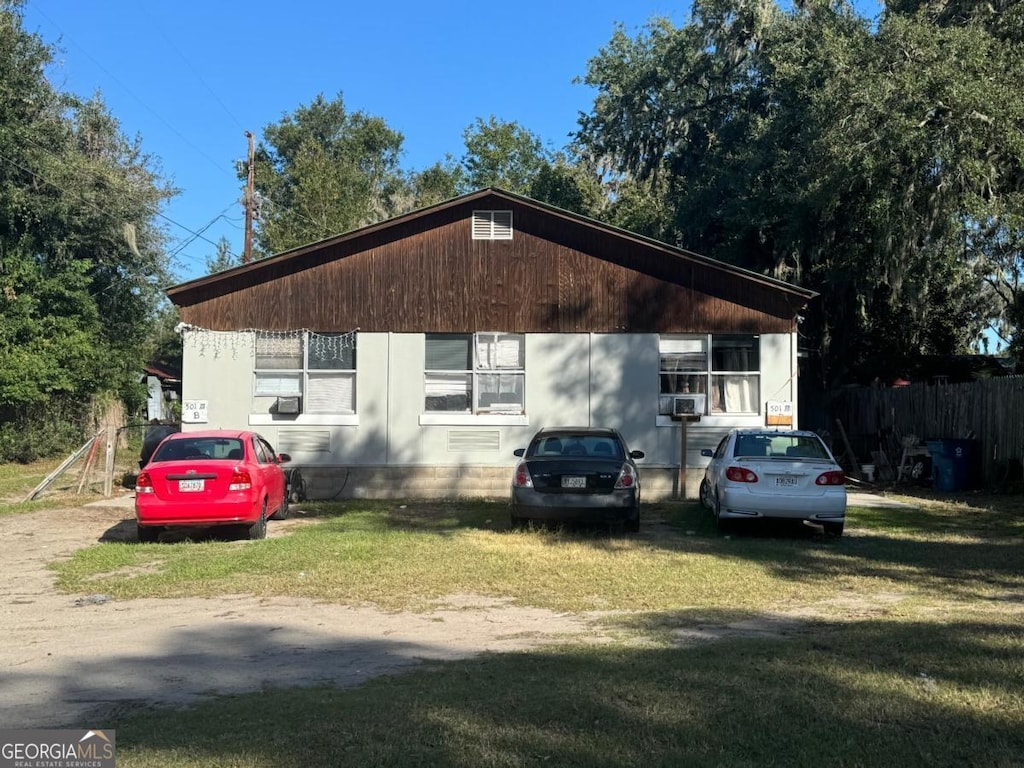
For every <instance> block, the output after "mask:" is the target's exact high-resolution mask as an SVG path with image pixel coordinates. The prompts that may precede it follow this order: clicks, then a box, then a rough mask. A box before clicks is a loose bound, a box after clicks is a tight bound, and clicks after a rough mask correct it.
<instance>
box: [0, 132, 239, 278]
mask: <svg viewBox="0 0 1024 768" xmlns="http://www.w3.org/2000/svg"><path fill="white" fill-rule="evenodd" d="M19 138H21V139H22V140H24V141H26V142H27V143H29V144H31V145H32V146H33V147H35V148H36V149H38V150H39V151H41V152H43V153H44V154H46V155H49V156H50V157H51V158H53V159H54V160H56V161H58V162H59V163H61V164H62V165H63V166H64V167H65V168H66V167H67V166H66V165H65V164H64V160H63V158H61V157H60V156H59V155H57V154H56V153H55V152H53V151H52V150H50V149H48V148H47V147H44V146H42V145H41V144H38V143H37V142H35V141H34V140H32V139H31V138H30V137H28V136H20V137H19ZM5 159H7V160H8V162H10V163H11V164H13V165H17V163H16V162H15V161H13V160H10V159H9V158H5ZM18 167H19V168H21V169H22V170H23V171H25V172H26V173H30V174H32V175H33V176H36V178H39V179H40V180H42V181H43V182H44V183H47V184H49V185H50V186H52V187H56V188H57V189H59V190H60V191H62V192H64V193H66V194H76V193H72V192H69V191H68V190H67V189H66V188H64V187H60V186H59V185H57V184H55V183H53V182H51V181H49V180H47V179H44V178H42V177H41V176H38V175H37V174H35V173H34V172H33V171H31V170H30V169H28V168H25V167H23V166H20V165H19V166H18ZM80 170H87V171H89V172H90V173H92V174H93V175H94V176H95V177H96V178H97V179H99V180H100V181H102V182H104V183H108V182H109V181H110V180H109V178H108V177H107V176H106V175H105V174H104V173H102V172H101V171H100V169H98V168H93V167H92V166H84V167H78V166H76V167H75V168H74V171H75V172H76V173H77V172H78V171H80ZM79 197H80V199H82V200H83V201H84V202H85V203H87V204H89V205H93V207H96V206H95V205H94V204H93V203H92V202H91V201H89V200H85V198H82V197H81V195H79ZM232 205H234V203H232ZM232 205H229V206H227V207H226V208H225V209H224V210H223V211H221V212H220V213H219V214H217V216H215V217H214V218H213V219H212V220H211V221H210V222H209V223H208V224H206V225H205V226H203V227H200V228H199V230H198V232H195V231H193V230H191V229H189V228H188V227H186V226H184V225H183V224H178V223H177V222H175V221H173V220H172V219H169V218H168V217H166V216H164V215H163V214H161V213H159V212H157V215H158V216H161V217H162V218H164V219H167V221H170V222H171V223H172V224H174V225H175V226H177V227H180V228H181V229H184V230H185V231H186V232H188V233H189V235H191V236H190V237H188V238H185V239H184V240H182V241H181V242H179V243H177V244H174V245H172V246H171V247H172V248H173V249H174V250H173V251H172V252H171V253H170V254H169V255H168V258H169V259H173V258H175V257H177V256H178V254H180V253H181V251H182V250H184V249H185V248H186V247H188V245H190V244H191V243H193V242H195V240H196V239H203V240H206V238H204V237H202V233H203V232H205V231H206V230H208V229H209V228H210V227H211V226H213V225H214V224H215V223H216V222H217V220H218V219H221V218H224V219H225V220H226V221H228V222H229V223H230V222H231V221H232V220H231V219H229V218H227V217H226V216H224V214H225V213H227V212H228V211H229V210H231V207H232ZM96 209H97V210H101V209H99V208H98V207H96ZM101 212H102V213H104V214H106V215H108V216H111V217H113V216H114V214H112V213H110V212H109V211H101ZM234 221H238V219H235V220H234ZM232 226H235V228H236V229H237V228H238V227H237V225H234V224H233V225H232ZM206 242H211V241H209V240H206ZM213 245H214V246H215V247H220V245H219V243H213ZM228 252H229V253H230V254H231V255H232V256H234V257H235V258H237V254H235V253H234V252H232V251H230V250H229V251H228ZM184 258H186V259H189V260H190V261H194V262H196V263H200V262H203V261H204V260H205V259H204V258H200V257H198V256H189V255H188V254H184Z"/></svg>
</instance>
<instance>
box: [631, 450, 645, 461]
mask: <svg viewBox="0 0 1024 768" xmlns="http://www.w3.org/2000/svg"><path fill="white" fill-rule="evenodd" d="M643 457H644V452H643V451H630V452H629V458H631V459H642V458H643Z"/></svg>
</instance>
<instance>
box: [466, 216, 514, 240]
mask: <svg viewBox="0 0 1024 768" xmlns="http://www.w3.org/2000/svg"><path fill="white" fill-rule="evenodd" d="M473 239H474V240H511V239H512V211H473Z"/></svg>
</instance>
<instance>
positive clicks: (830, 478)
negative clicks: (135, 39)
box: [814, 470, 846, 485]
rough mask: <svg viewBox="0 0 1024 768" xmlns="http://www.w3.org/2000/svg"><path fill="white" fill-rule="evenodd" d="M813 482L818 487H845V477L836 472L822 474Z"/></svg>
mask: <svg viewBox="0 0 1024 768" xmlns="http://www.w3.org/2000/svg"><path fill="white" fill-rule="evenodd" d="M814 482H815V483H817V484H818V485H846V475H844V474H843V473H842V472H840V471H838V470H832V471H830V472H822V473H821V474H820V475H818V479H817V480H815V481H814Z"/></svg>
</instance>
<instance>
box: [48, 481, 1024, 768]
mask: <svg viewBox="0 0 1024 768" xmlns="http://www.w3.org/2000/svg"><path fill="white" fill-rule="evenodd" d="M919 503H920V505H921V506H920V508H918V509H911V510H907V509H865V508H853V509H851V510H850V514H849V519H848V523H847V531H848V534H849V535H847V536H844V537H842V538H839V539H835V538H828V537H823V536H819V535H813V534H809V533H805V532H802V531H800V530H794V529H789V528H786V529H777V528H767V529H758V530H753V531H750V532H748V533H736V534H733V535H730V536H721V535H719V534H718V533H717V532H715V531H714V529H713V526H712V524H711V521H710V519H709V516H708V515H707V514H706V513H705V512H703V511H702V510H700V509H699V507H698V506H697V505H696V504H693V503H687V504H665V505H655V506H651V507H648V508H647V510H645V522H644V526H643V532H642V533H641V535H640V536H631V535H623V536H609V535H607V534H604V533H601V532H586V531H584V532H567V531H527V532H512V531H509V530H508V529H507V508H506V506H505V505H504V504H501V503H494V502H491V503H488V502H458V503H443V502H432V503H415V502H409V503H405V504H402V503H399V502H365V501H361V502H347V503H333V504H315V505H302V508H303V510H305V511H306V512H308V515H307V517H308V518H309V519H308V520H306V521H303V522H302V523H301V524H298V525H296V526H295V528H294V529H293V530H292V531H291V533H290V535H288V536H285V537H282V538H271V539H267V540H264V541H258V542H237V541H203V542H181V543H175V544H168V543H162V544H150V545H138V544H134V543H108V544H100V545H96V546H93V547H89V548H87V549H84V550H81V551H80V552H78V553H77V554H76V555H75V556H74V557H73V558H71V559H70V560H67V561H64V562H62V563H60V564H57V565H55V566H54V567H55V570H56V572H57V574H58V579H59V583H60V585H61V587H62V588H63V589H66V590H68V591H69V592H72V593H95V592H103V593H106V594H110V595H112V596H114V597H115V598H117V599H120V600H124V599H130V598H133V597H142V596H158V597H168V598H173V597H174V596H179V595H197V594H199V595H217V594H227V593H236V592H242V591H244V592H251V593H255V594H258V595H301V596H306V597H310V598H315V599H319V600H326V601H331V602H338V603H362V602H364V601H370V602H373V603H376V604H378V605H380V606H381V607H383V608H387V609H405V610H425V609H427V608H429V606H430V603H431V601H432V600H433V599H435V598H439V597H443V596H445V595H450V594H455V593H472V594H478V595H485V596H501V597H508V598H512V600H513V601H514V602H515V603H516V604H518V605H528V606H539V607H545V608H550V609H553V610H556V611H571V612H576V611H584V610H601V611H608V612H609V613H608V614H607V618H606V619H605V621H607V622H608V623H609V624H610V625H612V627H613V628H614V629H615V630H616V632H614V633H613V634H614V635H615V636H617V637H619V638H620V640H619V641H618V642H616V643H614V644H612V645H611V646H601V647H593V646H582V645H575V644H567V645H565V646H560V647H557V648H555V649H551V648H547V649H545V650H541V651H537V652H530V653H516V654H507V655H493V656H484V657H481V658H478V659H475V660H471V661H464V662H454V663H446V664H439V665H433V666H429V667H424V668H420V669H418V670H416V671H413V672H410V673H407V674H402V675H399V676H395V677H388V678H382V679H377V680H374V681H371V682H369V683H367V684H364V685H362V686H360V687H359V688H356V689H353V690H335V689H331V688H318V689H295V690H283V691H264V692H261V693H258V694H251V695H245V696H236V697H230V698H223V699H217V700H214V701H211V702H208V703H205V704H202V705H200V706H197V707H195V708H192V709H189V710H186V711H161V712H154V713H150V714H146V715H141V716H136V717H132V718H127V719H123V720H122V721H120V722H118V723H117V724H116V727H117V729H118V744H119V755H118V757H119V764H122V765H125V766H129V767H131V766H180V765H195V766H206V765H218V766H220V765H224V766H235V765H237V766H249V765H268V766H269V765H274V766H293V765H294V766H305V765H312V764H321V765H353V766H367V765H401V766H406V765H438V766H443V765H455V766H521V765H534V764H541V765H545V764H546V765H558V766H599V765H636V766H649V765H665V766H675V765H684V764H696V765H727V766H754V765H786V766H789V765H900V766H904V765H928V766H934V765H949V766H960V765H984V766H1019V765H1021V764H1022V762H1024V631H1022V629H1021V627H1022V619H1024V546H1022V533H1024V514H1022V512H1021V509H1022V506H1021V503H1020V500H1018V499H1016V498H1010V497H1003V498H996V497H992V498H983V497H976V498H974V499H973V500H967V501H959V502H955V503H950V502H943V501H931V500H924V501H920V502H919ZM271 525H274V523H271ZM780 617H781V618H782V619H784V620H783V621H781V622H780V621H779V619H780ZM730 626H731V627H736V626H740V627H742V626H747V627H750V626H752V627H754V628H755V630H754V631H747V632H734V631H730ZM709 628H710V629H709ZM758 628H761V629H764V630H766V631H757V630H758ZM695 636H697V637H704V638H710V639H703V640H693V639H692V638H693V637H695ZM687 638H690V639H687Z"/></svg>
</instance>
